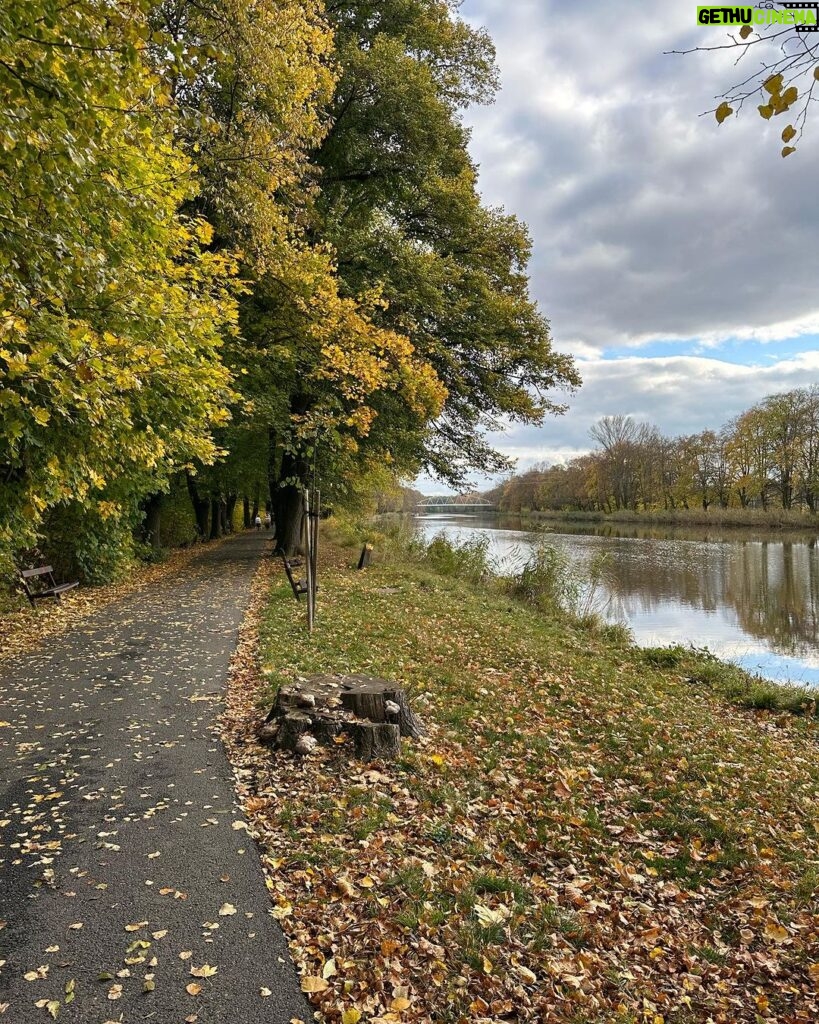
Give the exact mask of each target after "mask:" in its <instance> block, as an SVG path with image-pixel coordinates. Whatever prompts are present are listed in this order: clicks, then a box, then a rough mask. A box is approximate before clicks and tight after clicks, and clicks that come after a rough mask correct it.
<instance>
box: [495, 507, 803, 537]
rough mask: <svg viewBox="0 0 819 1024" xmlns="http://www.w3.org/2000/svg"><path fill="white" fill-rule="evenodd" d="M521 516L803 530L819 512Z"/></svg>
mask: <svg viewBox="0 0 819 1024" xmlns="http://www.w3.org/2000/svg"><path fill="white" fill-rule="evenodd" d="M510 514H515V515H520V517H521V518H522V519H530V520H532V521H534V522H568V523H596V524H599V523H624V524H625V523H629V524H632V525H634V526H640V525H644V526H712V527H731V528H734V527H736V528H743V529H746V530H796V531H802V532H807V533H816V532H817V531H819V516H817V515H814V514H812V513H810V512H795V511H788V510H786V509H781V508H775V509H769V510H767V511H765V510H763V509H743V508H710V509H707V510H706V509H701V508H692V509H684V508H680V509H674V510H669V511H656V512H631V511H629V510H628V509H624V510H620V511H619V512H549V511H544V512H538V511H534V510H531V509H523V510H522V511H521V512H520V513H510Z"/></svg>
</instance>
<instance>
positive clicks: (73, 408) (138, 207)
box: [0, 0, 236, 577]
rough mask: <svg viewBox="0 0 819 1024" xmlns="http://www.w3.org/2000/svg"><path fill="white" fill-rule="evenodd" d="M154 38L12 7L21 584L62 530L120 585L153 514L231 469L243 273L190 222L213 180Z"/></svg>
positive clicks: (8, 209) (6, 69)
mask: <svg viewBox="0 0 819 1024" xmlns="http://www.w3.org/2000/svg"><path fill="white" fill-rule="evenodd" d="M149 33H150V30H149V26H148V23H147V20H146V17H145V10H144V7H143V6H142V5H141V4H140V3H139V2H137V0H133V2H131V0H122V2H119V0H111V2H109V3H105V4H101V3H97V2H94V0H79V2H76V3H73V4H70V5H62V4H59V3H57V2H56V0H10V2H8V3H5V4H3V6H2V9H1V10H0V138H1V139H2V162H0V225H2V231H3V246H2V249H0V310H1V311H2V316H0V562H2V564H3V566H4V567H5V568H10V566H11V559H12V556H13V555H14V553H15V552H16V551H19V550H21V549H23V548H25V547H26V546H29V545H32V544H34V543H35V542H36V541H37V540H38V537H39V536H40V535H41V534H42V532H43V530H44V528H45V527H48V528H49V529H48V532H50V534H51V536H52V538H55V537H56V538H58V539H59V540H60V542H61V544H62V546H63V548H64V550H66V551H69V552H70V551H73V552H74V555H75V558H76V561H77V562H78V564H79V568H80V569H81V570H82V571H83V572H84V573H85V575H86V576H90V577H94V576H97V577H99V576H106V575H110V574H111V573H112V572H114V571H115V570H116V568H117V566H118V565H119V564H120V563H121V561H122V558H123V557H126V556H127V555H128V554H129V552H130V550H131V536H132V530H133V527H134V525H135V524H136V522H137V520H138V518H139V516H140V508H139V506H140V501H141V500H142V499H143V497H144V496H145V495H147V494H149V493H151V492H152V491H157V490H161V489H162V488H163V487H165V486H166V483H167V480H168V478H169V475H170V474H171V473H172V472H173V471H174V470H175V468H176V467H178V466H180V465H183V464H185V463H187V462H189V461H190V460H193V459H196V460H198V461H199V462H201V463H208V462H210V461H212V460H213V459H214V458H215V456H216V455H217V449H216V446H215V444H214V441H213V437H212V433H211V431H212V427H213V426H214V425H218V424H220V423H221V422H224V420H225V418H226V415H227V413H226V406H227V403H228V401H229V399H230V394H231V393H230V390H229V379H228V374H227V372H226V371H225V369H224V368H223V367H222V365H221V362H220V358H219V348H220V345H221V343H222V339H223V337H225V336H227V335H229V334H230V332H231V331H232V330H233V328H234V325H235V321H236V303H235V298H234V294H233V289H232V284H231V278H232V276H233V274H234V264H233V260H232V259H231V257H230V256H229V255H227V254H220V253H217V252H214V251H212V250H211V236H212V232H211V228H210V226H209V225H208V224H207V223H206V222H205V221H203V220H202V219H201V218H199V217H197V216H196V214H195V212H193V211H192V210H191V211H190V212H185V210H186V207H187V208H188V209H190V204H191V202H192V201H193V200H194V198H195V195H196V189H197V183H196V177H195V174H194V168H193V165H192V164H191V163H190V161H189V160H188V159H187V158H186V157H185V155H184V154H183V153H182V152H181V150H180V149H179V147H178V145H177V137H176V124H175V120H174V118H173V116H172V114H171V112H170V95H169V93H168V90H167V89H166V87H165V86H164V84H163V83H162V82H161V81H160V80H158V79H157V77H156V76H155V75H154V74H153V72H152V70H151V68H150V67H149V66H148V64H147V62H146V60H145V59H144V55H145V45H146V40H147V38H148V36H149ZM57 527H59V529H57Z"/></svg>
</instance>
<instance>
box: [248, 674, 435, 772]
mask: <svg viewBox="0 0 819 1024" xmlns="http://www.w3.org/2000/svg"><path fill="white" fill-rule="evenodd" d="M423 734H424V727H423V724H422V722H421V720H420V719H419V718H418V716H417V715H416V714H415V713H414V712H413V711H412V709H411V708H410V706H409V701H408V700H407V695H406V693H405V692H404V690H403V689H402V687H401V686H400V685H399V684H397V683H391V682H388V681H387V680H385V679H376V678H375V677H373V676H361V675H356V676H333V675H322V676H312V677H311V678H310V679H301V680H298V681H297V682H295V683H287V684H285V685H284V686H282V687H281V689H280V690H279V692H278V694H277V696H276V703H275V704H274V705H273V708H272V709H271V711H270V714H269V715H268V716H267V718H266V719H265V722H264V724H263V725H262V726H261V728H260V729H259V733H258V735H259V739H260V740H261V741H262V742H263V743H270V744H272V745H273V746H275V747H276V748H278V749H279V750H291V751H296V750H297V749H298V747H299V745H300V746H301V748H302V749H305V748H306V747H309V746H310V744H306V743H304V742H303V741H302V743H301V744H299V740H300V739H302V737H305V736H308V735H309V736H312V737H313V738H315V740H316V741H317V742H318V743H321V744H324V745H329V744H338V741H339V738H340V737H342V736H347V737H349V738H351V739H352V740H353V742H354V744H355V756H356V757H357V758H358V759H359V760H361V761H375V760H395V758H396V757H398V756H399V755H400V753H401V737H402V736H408V737H411V738H412V739H418V737H419V736H422V735H423ZM339 745H340V744H339Z"/></svg>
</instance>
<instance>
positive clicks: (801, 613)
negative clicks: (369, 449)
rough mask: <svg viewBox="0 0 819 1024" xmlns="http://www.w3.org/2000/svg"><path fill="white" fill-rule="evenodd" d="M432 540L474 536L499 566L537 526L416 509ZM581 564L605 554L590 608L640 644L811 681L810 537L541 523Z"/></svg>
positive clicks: (818, 646) (520, 559)
mask: <svg viewBox="0 0 819 1024" xmlns="http://www.w3.org/2000/svg"><path fill="white" fill-rule="evenodd" d="M416 522H417V523H418V528H419V530H420V531H421V532H422V533H423V534H424V536H426V537H428V538H431V537H433V536H435V535H436V534H437V533H440V532H442V531H443V532H445V533H446V534H447V535H449V536H450V537H452V538H453V539H457V538H462V539H466V538H468V537H473V536H475V535H476V534H483V535H485V536H487V537H488V538H489V541H490V544H491V553H492V555H493V557H494V559H495V561H496V563H497V565H498V567H499V568H500V569H501V570H502V569H510V568H514V567H516V566H518V567H519V566H521V565H522V564H523V563H524V562H525V561H526V559H527V558H528V556H529V554H530V553H531V551H532V549H533V547H534V546H535V545H536V544H538V543H540V542H541V540H542V539H543V536H544V535H543V532H542V531H538V532H534V531H533V530H531V529H527V527H526V526H522V525H521V522H520V520H514V519H510V520H507V519H504V518H499V517H496V516H493V517H487V518H477V517H470V516H450V515H440V516H435V515H432V516H421V517H418V518H417V520H416ZM545 529H546V531H547V532H546V536H547V538H548V539H549V541H550V542H552V543H554V544H556V545H560V546H561V547H564V548H565V549H566V550H567V552H568V553H569V555H571V557H572V559H574V560H576V561H577V562H578V563H579V564H580V565H583V564H584V563H588V561H589V560H590V559H591V558H593V557H595V556H597V555H599V554H600V553H605V554H606V555H607V558H606V570H605V574H606V582H605V585H604V587H602V588H601V593H600V597H599V600H598V602H597V606H598V610H600V611H601V613H602V614H604V615H605V616H606V617H607V618H608V619H609V620H611V621H613V622H623V623H626V624H627V625H628V626H629V627H630V628H631V630H632V632H633V634H634V638H635V640H636V641H637V643H639V644H641V645H643V646H647V647H648V646H658V645H663V644H676V643H682V644H694V645H695V646H697V647H707V648H708V649H709V650H710V651H712V652H713V653H714V654H716V655H717V656H719V657H720V658H724V659H726V660H730V661H734V662H736V663H737V664H739V665H742V667H743V668H746V669H748V670H749V671H751V672H757V673H759V674H760V675H762V676H765V677H767V678H769V679H775V680H779V681H792V682H798V683H806V684H808V685H811V686H817V687H819V637H818V636H817V631H818V629H819V537H817V536H816V535H803V534H781V533H771V534H760V533H758V532H755V533H753V534H751V533H747V534H746V533H745V532H744V531H738V530H724V531H718V530H717V531H715V530H713V529H709V528H705V527H703V528H702V529H700V530H696V529H691V528H685V529H677V528H671V527H669V528H665V527H660V528H654V527H631V526H622V525H616V526H615V525H597V524H588V525H585V524H578V523H572V524H559V523H555V522H549V523H548V524H546V525H545ZM603 591H604V592H603Z"/></svg>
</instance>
